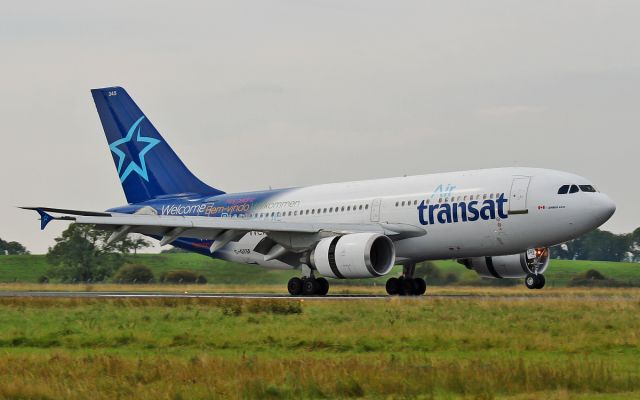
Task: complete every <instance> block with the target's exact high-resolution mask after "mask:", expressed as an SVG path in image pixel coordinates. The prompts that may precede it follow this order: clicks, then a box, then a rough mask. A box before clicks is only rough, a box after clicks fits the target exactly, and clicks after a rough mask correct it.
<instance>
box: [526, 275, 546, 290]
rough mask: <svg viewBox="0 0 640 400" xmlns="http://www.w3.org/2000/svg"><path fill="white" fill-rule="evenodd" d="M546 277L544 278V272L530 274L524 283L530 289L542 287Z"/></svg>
mask: <svg viewBox="0 0 640 400" xmlns="http://www.w3.org/2000/svg"><path fill="white" fill-rule="evenodd" d="M545 282H546V279H544V275H542V274H529V275H527V277H526V278H524V284H525V285H526V286H527V288H528V289H542V288H543V287H544V284H545Z"/></svg>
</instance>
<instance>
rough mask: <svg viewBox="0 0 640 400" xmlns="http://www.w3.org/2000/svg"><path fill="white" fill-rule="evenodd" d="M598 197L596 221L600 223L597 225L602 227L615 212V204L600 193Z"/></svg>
mask: <svg viewBox="0 0 640 400" xmlns="http://www.w3.org/2000/svg"><path fill="white" fill-rule="evenodd" d="M598 197H599V198H598V200H597V202H596V212H597V214H598V220H599V221H600V223H599V224H598V225H602V224H604V223H605V222H607V221H608V220H609V218H611V216H612V215H613V213H615V212H616V203H614V202H613V200H611V198H610V197H609V196H607V195H606V194H603V193H600V196H598Z"/></svg>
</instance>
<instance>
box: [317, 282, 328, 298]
mask: <svg viewBox="0 0 640 400" xmlns="http://www.w3.org/2000/svg"><path fill="white" fill-rule="evenodd" d="M316 283H317V284H318V292H317V293H316V294H318V295H319V296H326V294H327V293H329V281H328V280H326V279H325V278H318V279H316Z"/></svg>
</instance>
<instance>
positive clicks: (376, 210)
mask: <svg viewBox="0 0 640 400" xmlns="http://www.w3.org/2000/svg"><path fill="white" fill-rule="evenodd" d="M378 221H380V199H374V200H373V201H372V202H371V222H378Z"/></svg>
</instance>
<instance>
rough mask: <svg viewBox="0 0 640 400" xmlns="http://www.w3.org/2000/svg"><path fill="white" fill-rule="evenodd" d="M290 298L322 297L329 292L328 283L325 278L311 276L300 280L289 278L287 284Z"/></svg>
mask: <svg viewBox="0 0 640 400" xmlns="http://www.w3.org/2000/svg"><path fill="white" fill-rule="evenodd" d="M287 289H288V290H289V294H290V295H292V296H324V295H326V294H327V293H328V292H329V281H327V280H326V279H325V278H315V277H314V276H313V275H312V276H309V277H302V278H298V277H295V278H291V279H289V283H288V284H287Z"/></svg>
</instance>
